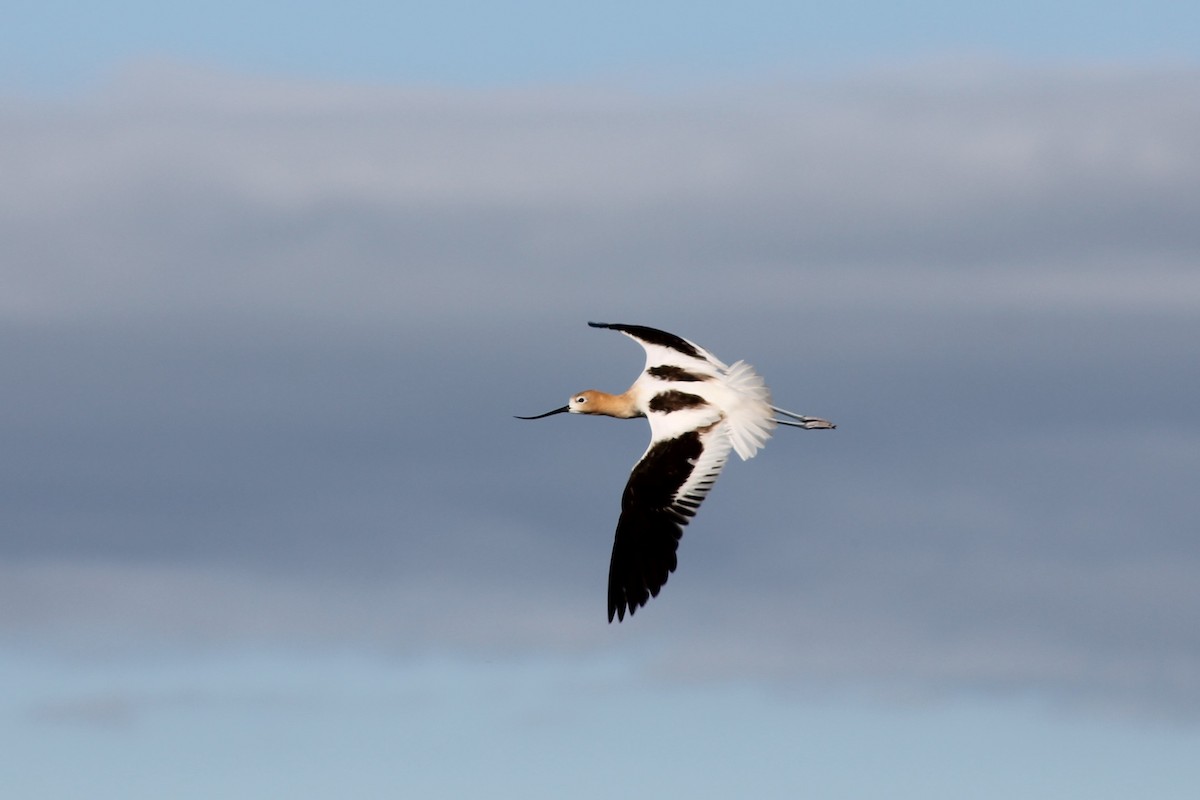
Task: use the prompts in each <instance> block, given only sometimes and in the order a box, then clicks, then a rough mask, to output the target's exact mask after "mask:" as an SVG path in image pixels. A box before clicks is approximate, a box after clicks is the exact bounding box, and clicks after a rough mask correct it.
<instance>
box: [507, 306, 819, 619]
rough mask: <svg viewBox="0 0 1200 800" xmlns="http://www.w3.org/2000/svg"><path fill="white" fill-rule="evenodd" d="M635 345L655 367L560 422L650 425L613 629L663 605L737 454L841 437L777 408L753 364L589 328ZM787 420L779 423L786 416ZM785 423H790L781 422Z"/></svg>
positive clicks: (626, 510) (634, 331)
mask: <svg viewBox="0 0 1200 800" xmlns="http://www.w3.org/2000/svg"><path fill="white" fill-rule="evenodd" d="M588 325H590V326H592V327H593V328H608V329H610V330H615V331H620V332H621V333H623V334H625V335H626V336H628V337H630V338H631V339H633V340H634V341H636V342H637V343H638V344H640V345H641V346H642V348H643V349H644V350H645V351H646V368H645V369H644V370H642V374H641V375H639V376H638V378H637V380H635V381H634V382H633V385H632V386H630V387H629V389H627V390H626V391H625V392H623V393H621V394H608V393H607V392H600V391H596V390H595V389H588V390H587V391H583V392H579V393H578V394H576V395H574V396H573V397H571V399H570V400H569V401H568V402H567V404H566V405H565V406H563V407H562V408H556V409H554V410H553V411H547V412H546V413H545V414H538V415H536V416H533V417H517V419H542V418H543V417H549V416H551V415H553V414H564V413H571V414H600V415H604V416H609V417H617V418H619V419H632V418H634V417H645V418H646V419H647V420H649V422H650V446H649V447H648V448H647V449H646V452H645V453H643V454H642V457H641V458H640V459H639V460H638V462H637V464H635V465H634V467H633V471H632V472H631V473H630V475H629V482H628V483H627V484H625V492H624V494H623V495H622V497H621V517H620V519H619V520H618V521H617V533H616V537H615V539H614V540H613V549H612V560H611V561H610V562H609V567H608V621H609V622H610V623H611V622H612V621H613V617H616V618H617V620H618V621H623V620H624V619H625V614H626V612H628V613H629V615H630V616H631V617H632V616H633V614H634V613H635V612H636V611H637V610H638V609H639V608H641V607H642V606H644V605H645V604H646V603H647V602H648V601H649V600H650V598H651V597H657V596H658V593H659V590H661V589H662V587H663V585H664V584H666V582H667V577H668V576H669V575H670V574H671V573H672V572H674V571H675V567H676V565H677V563H678V561H677V559H676V550H677V549H678V548H679V540H680V538H681V537H682V536H683V526H684V525H687V524H688V522H689V521H690V520H691V518H692V517H693V516H695V514H696V511H697V509H699V508H700V503H701V502H702V501H703V500H704V498H705V496H706V495H707V494H708V490H709V489H711V488H712V485H713V483H714V482H716V480H717V477H718V476H719V475H720V474H721V469H722V468H723V467H724V466H725V461H726V460H727V459H728V457H729V451H730V450H733V451H734V452H735V453H737V454H738V456H740V457H741V459H742V460H743V461H745V460H747V459H750V458H753V457H754V454H755V453H757V452H758V450H759V448H761V447H762V446H763V445H764V444H765V443H766V441H767V439H769V438H770V437H771V431H772V430H773V429H774V427H775V426H776V425H786V426H789V427H793V428H806V429H813V428H834V427H836V426H835V425H834V424H833V423H831V422H829V421H828V420H823V419H819V418H817V417H807V416H804V415H802V414H795V413H793V412H791V411H785V410H784V409H782V408H778V407H776V406H773V405H771V393H770V391H769V390H768V389H767V386H766V384H765V383H764V382H763V379H762V378H761V377H759V375H758V374H757V373H756V372H755V371H754V368H753V367H751V366H750V365H749V364H747V363H745V362H744V361H737V362H735V363H734V364H733V365H732V366H730V365H726V364H725V363H723V362H722V361H720V360H719V359H718V358H717V357H716V356H714V355H713V354H712V353H710V352H708V351H707V350H705V349H704V348H703V347H700V346H699V345H697V344H695V343H694V342H690V341H688V340H687V339H684V338H681V337H679V336H676V335H674V334H672V333H667V332H666V331H660V330H656V329H655V328H647V327H644V326H641V325H617V324H609V323H604V322H589V323H588ZM777 415H778V416H777ZM780 417H783V419H781V418H780Z"/></svg>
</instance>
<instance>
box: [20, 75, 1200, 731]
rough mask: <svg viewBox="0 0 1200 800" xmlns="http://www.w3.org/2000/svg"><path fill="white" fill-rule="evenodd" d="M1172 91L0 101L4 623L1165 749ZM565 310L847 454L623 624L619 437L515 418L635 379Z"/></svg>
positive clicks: (624, 345) (268, 89) (384, 93)
mask: <svg viewBox="0 0 1200 800" xmlns="http://www.w3.org/2000/svg"><path fill="white" fill-rule="evenodd" d="M1198 88H1200V74H1197V73H1195V72H1194V71H1187V70H1177V71H1165V70H1162V71H1141V72H1139V71H1121V70H1105V71H1087V70H1074V71H1071V70H1044V71H1019V70H1002V69H999V70H986V71H982V72H964V73H963V74H961V75H951V74H949V72H948V71H946V70H943V71H941V72H938V73H931V72H923V71H912V72H906V73H898V74H893V75H882V74H875V75H859V76H855V77H852V78H849V77H848V78H841V79H830V80H825V81H821V82H799V83H794V84H789V85H773V86H768V85H758V86H749V87H746V88H745V90H744V91H740V92H737V93H734V92H732V91H720V92H714V93H707V94H705V93H695V94H684V93H679V94H649V93H647V94H636V93H632V92H627V91H618V90H613V89H606V88H600V87H582V88H578V89H574V90H571V91H567V90H529V91H487V92H482V91H480V92H467V91H461V92H459V91H454V92H451V91H445V92H441V91H413V90H405V89H389V88H376V89H366V88H360V87H349V86H337V85H317V84H304V83H276V82H264V81H256V80H251V79H246V78H241V77H238V76H227V75H226V76H222V75H212V74H206V73H190V72H186V71H172V70H160V71H159V73H158V74H156V75H142V76H140V77H139V76H136V75H135V76H131V77H127V78H126V79H125V81H124V82H123V83H119V84H117V85H114V86H112V87H109V89H107V90H106V91H104V92H100V93H97V94H95V95H93V96H90V97H86V98H81V99H76V100H71V101H63V102H59V103H39V102H33V101H28V100H22V101H16V102H14V103H10V104H6V107H5V110H4V111H3V112H0V113H2V114H3V117H2V121H3V125H2V129H0V143H2V144H3V146H2V147H0V170H2V171H3V172H4V174H5V175H6V176H7V177H6V180H5V181H4V183H3V185H2V186H0V210H2V212H3V213H0V242H2V243H3V244H0V247H2V248H3V263H4V265H5V266H4V269H3V271H2V272H0V330H3V331H4V333H5V335H4V337H3V338H2V339H0V363H2V365H3V367H4V369H5V372H6V374H7V375H9V376H10V381H9V382H8V386H7V388H6V395H7V396H6V400H5V408H6V411H5V415H4V416H3V418H2V419H0V436H2V437H3V440H4V442H5V448H4V455H3V456H2V457H0V477H2V478H3V480H0V486H2V487H3V489H0V492H2V493H3V496H2V498H0V499H2V501H3V502H2V505H0V507H2V508H3V509H4V511H3V512H0V513H2V515H3V520H2V522H3V526H2V528H3V533H0V556H2V558H3V567H2V572H3V576H2V577H3V580H0V599H2V600H3V602H0V634H2V635H3V636H5V637H6V638H7V639H9V640H13V641H16V640H19V641H22V642H25V643H26V644H27V645H28V646H36V645H37V643H39V642H41V643H43V644H45V643H51V642H52V643H54V646H56V647H67V648H72V647H75V648H83V649H85V650H88V649H92V648H98V649H100V650H104V649H111V648H122V647H133V648H136V647H140V646H144V645H145V644H146V643H147V642H150V643H153V642H170V643H173V644H179V643H186V644H190V645H191V646H197V647H216V648H220V647H227V646H234V645H238V644H244V643H246V642H267V643H274V644H279V645H286V644H287V643H289V642H297V641H300V642H305V643H308V644H315V645H317V646H321V645H325V646H331V647H332V646H351V647H364V648H382V649H384V650H386V651H388V652H396V653H409V652H416V651H419V650H422V649H435V650H436V649H448V650H461V651H464V652H471V653H476V654H486V653H496V652H505V653H524V652H530V653H543V652H557V651H560V650H564V649H565V650H570V651H572V652H583V653H588V652H595V653H601V652H604V651H605V650H606V649H607V648H611V647H612V646H613V641H614V639H616V638H619V641H622V642H631V645H630V646H631V647H634V648H648V650H654V651H655V655H654V656H653V657H651V658H649V660H648V661H647V664H648V667H649V668H650V669H669V670H671V671H672V673H673V674H677V673H681V672H686V673H687V674H690V675H694V676H696V677H697V678H713V677H719V678H726V677H730V676H747V677H751V678H753V679H757V680H764V681H772V682H782V683H785V684H787V685H790V686H811V685H824V684H825V683H827V682H846V683H849V684H852V685H855V686H859V685H861V686H873V687H877V688H880V690H881V691H890V692H896V693H916V694H924V693H932V694H936V693H939V692H956V691H964V692H966V691H1004V692H1007V691H1011V692H1017V693H1031V694H1036V695H1039V696H1043V697H1046V698H1048V699H1049V700H1050V701H1061V702H1071V701H1074V700H1075V699H1080V701H1081V702H1087V703H1106V704H1110V705H1121V706H1123V707H1129V708H1136V709H1140V710H1143V711H1151V712H1154V713H1161V712H1163V711H1164V710H1170V711H1172V712H1173V713H1181V714H1184V715H1187V716H1189V717H1194V716H1195V715H1196V713H1197V709H1198V708H1200V687H1198V686H1197V685H1196V684H1195V681H1193V680H1191V679H1190V678H1189V677H1188V676H1190V675H1194V674H1200V671H1198V669H1200V642H1198V641H1197V639H1196V638H1195V636H1194V634H1192V633H1191V627H1192V626H1191V625H1190V620H1194V619H1195V617H1196V615H1197V612H1200V593H1198V592H1197V591H1196V589H1195V588H1194V583H1195V581H1194V580H1193V576H1194V575H1195V571H1196V568H1197V567H1200V551H1197V549H1196V547H1195V544H1194V536H1193V535H1192V530H1191V528H1192V526H1193V524H1194V520H1195V519H1196V517H1197V511H1200V509H1198V508H1197V506H1196V501H1195V499H1194V491H1193V489H1192V487H1191V482H1192V481H1191V477H1192V476H1194V475H1195V474H1196V472H1197V467H1198V466H1200V464H1197V455H1196V454H1197V453H1200V450H1198V449H1197V447H1196V444H1197V441H1198V439H1200V430H1198V429H1197V427H1196V424H1195V422H1194V408H1193V406H1194V405H1195V403H1194V398H1195V397H1197V396H1200V378H1198V377H1196V371H1195V370H1194V369H1193V368H1192V366H1193V361H1194V344H1193V342H1195V341H1197V338H1198V337H1200V329H1198V328H1200V325H1198V324H1197V321H1196V320H1197V319H1200V315H1198V314H1197V312H1198V311H1200V273H1197V271H1196V269H1195V266H1194V265H1195V263H1196V261H1197V255H1200V239H1198V238H1197V237H1198V234H1197V231H1196V226H1195V224H1194V219H1195V212H1196V210H1197V209H1198V208H1200V190H1198V189H1197V187H1200V180H1198V179H1200V151H1198V150H1197V148H1196V146H1195V142H1196V141H1200V114H1197V113H1196V111H1197V110H1200V108H1198V106H1197V100H1196V98H1197V97H1200V92H1197V89H1198ZM589 318H591V319H596V318H599V319H609V320H611V321H628V322H641V323H646V324H653V325H658V326H661V327H664V328H667V329H670V330H674V331H676V332H678V333H680V334H682V335H685V336H689V337H691V338H694V339H697V340H698V341H700V342H702V343H703V344H705V346H707V347H710V348H711V349H713V350H714V351H715V352H717V353H718V354H720V355H721V356H722V357H724V358H727V359H730V360H733V359H736V358H739V357H745V358H747V359H748V360H750V361H752V362H753V363H755V364H756V365H757V366H758V367H760V368H761V369H762V370H763V372H764V374H766V375H767V377H768V378H769V379H770V382H771V385H772V387H773V390H774V391H775V394H776V397H777V398H779V400H780V402H781V403H782V404H783V405H785V406H788V407H797V408H798V410H802V411H807V412H812V413H819V414H821V415H822V416H828V417H830V418H832V419H834V420H836V421H837V422H838V423H839V424H840V427H839V429H838V430H837V431H836V432H834V433H821V434H811V433H810V434H797V433H795V432H791V431H784V432H781V433H780V434H779V436H778V437H777V439H776V441H774V442H772V445H771V447H769V448H768V449H767V450H766V451H765V452H764V453H763V454H762V456H760V457H759V458H758V459H756V460H755V461H753V462H750V463H749V464H741V463H737V464H733V465H731V467H730V468H729V470H728V474H727V475H725V476H724V477H723V478H722V481H721V484H720V485H719V486H718V487H717V489H716V491H715V492H714V495H713V497H712V498H710V500H709V501H707V503H706V507H705V509H704V513H703V514H702V515H701V516H700V517H699V518H698V519H697V521H696V523H695V524H694V525H693V526H691V528H689V530H688V532H687V535H686V536H685V539H684V542H683V547H682V550H681V567H680V571H679V572H678V573H677V574H676V575H675V576H673V577H672V579H671V582H670V583H669V584H668V586H667V588H666V590H665V594H664V595H663V596H662V597H660V598H658V599H656V600H655V601H654V603H653V604H652V605H651V606H650V607H649V608H647V609H646V610H645V613H641V614H639V615H638V617H637V618H635V619H634V620H633V622H632V623H631V624H628V623H627V624H626V625H624V626H622V627H621V628H620V629H619V630H613V629H610V628H608V627H606V626H605V625H604V624H603V596H602V594H603V585H604V584H603V580H604V570H605V567H606V565H607V558H608V549H609V546H610V539H609V536H610V533H611V529H612V525H613V524H614V521H615V514H616V512H617V510H618V499H619V494H620V490H621V486H622V484H623V481H624V476H625V475H626V474H627V470H628V468H629V466H630V464H631V462H632V461H633V460H634V459H635V458H636V457H637V455H638V454H639V453H641V451H642V448H644V446H645V442H644V437H645V431H644V429H643V428H642V427H641V426H639V425H630V424H628V423H626V424H624V425H622V424H620V423H617V422H612V421H605V420H578V419H570V420H567V419H559V418H555V419H554V420H547V421H545V422H543V423H529V424H524V423H516V422H515V421H513V420H511V418H510V415H511V414H514V413H533V412H537V411H541V410H544V409H545V408H549V407H552V406H553V405H557V404H559V403H560V402H561V400H562V398H563V397H564V396H565V395H566V394H567V393H568V392H570V391H574V390H577V389H581V388H585V387H587V386H597V387H600V388H614V387H620V386H622V385H624V384H626V383H627V382H628V381H629V380H630V379H631V378H632V376H633V374H634V371H635V370H636V368H637V366H638V365H639V364H640V353H639V352H638V351H637V350H636V348H634V347H632V346H631V345H629V343H628V342H626V341H625V340H623V339H622V338H621V337H615V336H606V335H605V334H603V333H602V332H597V331H592V330H589V329H587V328H586V327H585V326H584V325H583V322H584V321H585V320H587V319H589ZM789 434H795V435H789ZM652 645H653V646H652Z"/></svg>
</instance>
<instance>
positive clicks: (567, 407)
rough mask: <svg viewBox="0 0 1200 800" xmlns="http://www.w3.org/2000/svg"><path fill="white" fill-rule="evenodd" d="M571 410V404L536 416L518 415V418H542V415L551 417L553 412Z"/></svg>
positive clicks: (561, 412)
mask: <svg viewBox="0 0 1200 800" xmlns="http://www.w3.org/2000/svg"><path fill="white" fill-rule="evenodd" d="M570 410H571V407H570V406H563V407H562V408H556V409H554V410H553V411H547V412H546V413H545V414H538V415H537V416H536V417H517V419H541V418H542V417H549V416H551V415H553V414H564V413H566V412H568V411H570Z"/></svg>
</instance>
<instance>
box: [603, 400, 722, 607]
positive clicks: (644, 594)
mask: <svg viewBox="0 0 1200 800" xmlns="http://www.w3.org/2000/svg"><path fill="white" fill-rule="evenodd" d="M731 446H732V445H731V442H730V439H729V431H728V426H727V424H726V423H725V422H722V421H718V422H714V423H712V424H709V425H707V426H706V427H703V428H698V429H695V430H690V431H687V432H684V433H681V434H679V435H678V436H674V437H672V438H666V439H657V440H656V441H654V442H652V443H651V445H650V449H648V450H647V451H646V454H645V455H644V456H642V458H641V460H640V461H638V463H637V464H636V465H635V466H634V468H633V472H632V473H631V474H630V476H629V482H628V483H627V484H626V485H625V493H624V495H622V497H621V518H620V520H619V521H618V522H617V534H616V538H615V539H614V541H613V550H612V560H611V561H610V562H609V567H608V621H609V622H612V621H613V617H614V616H615V617H616V618H617V619H618V620H624V619H625V612H626V611H628V612H629V614H630V615H632V614H633V613H634V612H636V611H637V610H638V609H639V608H641V607H642V606H644V605H645V604H646V603H647V601H649V599H650V598H651V597H657V596H658V592H659V590H660V589H662V587H663V585H664V584H665V583H666V582H667V577H668V576H669V575H670V574H671V573H672V572H674V571H675V567H676V565H677V563H678V561H677V559H676V556H675V552H676V550H677V549H678V547H679V540H680V538H681V537H682V536H683V526H684V525H686V524H688V522H689V521H690V519H691V518H692V517H693V516H694V515H695V513H696V510H697V509H698V508H699V507H700V503H701V502H702V501H703V500H704V498H705V496H706V495H707V494H708V490H709V489H711V488H712V485H713V483H714V482H715V481H716V480H717V477H718V476H719V475H720V474H721V468H722V467H724V466H725V461H726V460H727V459H728V457H729V450H730V447H731Z"/></svg>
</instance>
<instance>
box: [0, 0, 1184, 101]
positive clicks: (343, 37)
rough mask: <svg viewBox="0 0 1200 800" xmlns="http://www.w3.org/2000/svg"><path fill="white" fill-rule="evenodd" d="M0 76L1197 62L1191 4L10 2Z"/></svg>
mask: <svg viewBox="0 0 1200 800" xmlns="http://www.w3.org/2000/svg"><path fill="white" fill-rule="evenodd" d="M5 16H6V19H5V29H6V33H5V34H3V35H4V39H3V44H4V47H3V52H4V55H3V56H0V59H3V60H2V61H0V65H3V67H4V72H5V73H6V74H7V75H9V81H11V82H12V83H14V84H15V85H16V86H17V87H19V88H33V89H45V88H51V87H60V88H61V87H73V86H78V85H80V84H83V85H87V84H89V83H91V82H93V81H95V80H96V79H97V77H98V76H104V75H106V74H108V73H109V72H110V71H111V70H112V69H113V68H114V66H120V65H122V64H123V63H125V62H127V61H129V60H130V59H135V60H136V59H167V60H181V61H185V62H189V63H197V64H209V65H215V66H219V67H223V68H228V69H232V70H235V71H250V72H265V73H269V74H275V75H294V76H298V77H305V78H310V79H330V78H332V79H338V80H350V81H366V82H382V83H391V82H396V81H400V82H417V83H427V84H450V85H464V84H465V85H472V86H494V85H512V84H518V85H519V84H528V83H552V84H553V83H574V82H577V81H581V80H583V81H594V80H604V79H613V78H620V79H623V80H625V81H627V82H629V83H635V84H636V83H638V82H640V81H641V80H645V79H647V77H649V78H650V79H653V80H656V81H657V80H687V79H689V78H691V79H694V78H695V76H697V75H699V76H703V77H704V78H705V79H707V80H720V79H722V78H725V79H735V80H736V79H739V78H741V77H743V76H744V75H745V74H747V73H749V74H751V75H754V74H758V73H762V72H767V73H777V72H782V73H784V74H789V73H793V72H795V71H797V70H813V69H847V68H854V67H861V66H863V65H870V64H877V63H880V62H883V63H887V62H894V61H897V60H909V59H922V58H930V57H934V58H939V57H945V56H964V55H968V56H985V57H998V58H1016V59H1022V60H1031V61H1050V62H1059V63H1061V62H1071V61H1078V60H1082V61H1109V60H1112V61H1117V62H1123V63H1128V62H1130V61H1151V62H1157V61H1161V60H1164V59H1169V60H1183V61H1194V59H1195V56H1196V45H1195V37H1194V36H1193V35H1192V32H1193V31H1195V30H1196V29H1197V27H1198V26H1200V11H1197V10H1196V9H1195V8H1194V7H1193V5H1192V4H1190V3H1181V2H1171V1H1166V2H1163V1H1161V0H1160V1H1157V2H1148V3H1084V2H1051V3H1035V2H1016V3H990V4H964V3H955V2H917V3H903V4H888V3H878V2H850V3H841V4H837V5H836V6H830V5H829V4H816V3H779V2H769V1H766V2H764V1H762V0H759V1H756V2H749V3H742V4H738V5H737V6H736V7H735V6H733V5H731V4H728V3H682V2H661V3H631V2H610V3H599V4H588V3H577V4H563V3H554V2H520V3H477V2H458V3H441V4H428V3H404V2H398V3H378V2H356V3H342V4H333V3H314V2H303V3H267V2H254V3H227V2H215V3H191V4H173V5H172V6H170V7H169V8H167V7H164V6H163V5H162V4H159V3H144V2H124V1H119V2H115V3H109V4H103V5H100V4H80V3H71V2H68V3H57V2H52V3H39V4H33V3H23V4H20V7H18V8H15V9H8V10H7V12H6V15H5Z"/></svg>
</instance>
